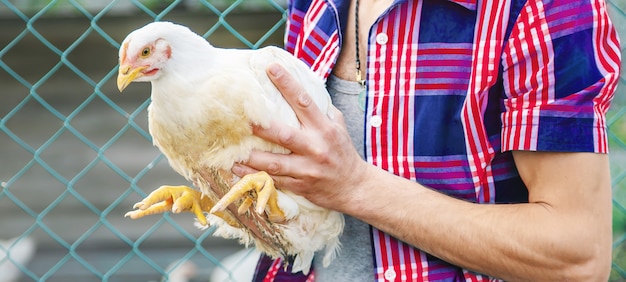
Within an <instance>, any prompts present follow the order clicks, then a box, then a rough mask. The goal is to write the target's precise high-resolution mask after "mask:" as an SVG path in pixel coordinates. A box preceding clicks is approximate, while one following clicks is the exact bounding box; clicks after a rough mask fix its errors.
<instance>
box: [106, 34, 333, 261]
mask: <svg viewBox="0 0 626 282" xmlns="http://www.w3.org/2000/svg"><path fill="white" fill-rule="evenodd" d="M119 63H120V67H119V74H118V77H117V84H118V88H119V90H120V91H123V90H124V89H125V88H126V87H127V86H128V85H129V84H130V83H131V82H133V81H144V82H145V81H149V82H151V83H152V93H151V98H152V102H151V104H150V106H149V108H148V111H149V116H148V119H149V130H150V134H151V135H152V138H153V142H154V145H155V146H157V147H158V148H159V149H160V150H161V152H163V154H164V155H165V156H166V157H167V159H168V160H169V163H170V165H171V167H172V168H173V169H174V170H175V171H176V172H178V173H179V174H181V175H182V176H184V177H185V178H187V179H188V180H189V181H191V182H192V183H193V184H194V186H195V187H197V188H199V190H200V191H197V190H195V189H193V188H191V187H188V186H161V187H160V188H158V189H157V190H155V191H154V192H152V193H151V194H150V195H149V196H148V197H146V198H145V199H144V200H142V201H141V202H139V203H137V204H135V206H134V208H135V210H133V211H131V212H129V213H127V214H126V216H129V217H131V218H133V219H136V218H140V217H143V216H145V215H150V214H156V213H162V212H166V211H172V212H174V213H179V212H182V211H189V212H192V213H195V215H196V216H197V218H198V222H199V224H200V225H202V226H207V224H208V225H215V226H217V229H216V231H215V235H219V236H222V237H225V238H239V239H240V242H242V243H244V244H245V245H249V244H254V245H255V246H256V248H257V249H259V250H260V251H262V252H264V253H266V254H268V255H270V256H272V257H275V258H277V257H281V258H285V259H286V261H289V259H288V258H289V257H293V267H292V271H293V272H298V271H303V272H304V273H308V272H309V269H310V266H311V262H312V259H313V254H314V252H316V251H319V250H325V253H324V259H323V263H324V265H326V266H327V265H328V264H329V263H330V262H331V261H332V259H333V258H334V256H335V255H336V252H338V251H339V248H340V246H339V245H340V244H339V239H338V238H339V235H340V234H341V232H342V231H343V227H344V218H343V215H342V214H340V213H338V212H335V211H331V210H328V209H324V208H321V207H319V206H317V205H314V204H313V203H311V202H309V201H308V200H306V199H305V198H304V197H301V196H298V195H295V194H293V193H291V192H289V191H280V190H277V189H275V187H274V184H273V181H272V179H271V178H270V176H269V175H268V174H267V173H265V172H259V173H256V174H251V175H248V176H246V177H244V178H242V179H241V180H240V179H238V177H236V176H235V175H233V174H232V173H231V171H230V170H231V167H232V166H233V164H234V163H235V162H241V161H246V160H247V159H248V157H249V154H250V152H251V151H252V150H263V151H271V152H277V153H285V154H288V153H290V152H289V151H288V150H287V149H285V148H283V147H280V146H278V145H276V144H272V143H269V142H267V141H265V140H263V139H260V138H258V137H256V136H254V135H253V133H252V127H251V125H252V124H254V125H256V126H261V127H268V126H269V125H270V122H271V121H272V120H280V121H281V122H284V123H287V124H289V125H291V126H294V127H299V126H300V123H299V121H298V118H297V117H296V115H295V113H294V111H293V110H292V109H291V107H290V106H289V104H288V103H287V102H286V101H285V100H284V98H283V96H282V95H281V93H280V92H279V91H278V90H277V89H276V88H275V86H274V85H273V83H272V82H271V80H270V79H269V78H268V76H267V74H266V70H267V68H268V66H269V65H270V64H271V63H279V64H281V65H282V66H284V67H285V68H286V69H287V70H288V71H289V72H290V73H291V75H293V76H294V77H295V78H296V79H298V80H299V81H300V82H302V83H303V86H304V87H305V89H307V90H309V93H310V95H311V98H312V99H313V101H314V102H315V104H316V105H317V106H318V107H319V108H320V109H321V110H322V111H324V112H326V113H327V114H329V113H330V109H331V107H332V106H331V101H330V97H329V95H328V92H327V91H326V88H325V85H324V81H323V80H322V79H321V78H320V77H319V76H317V75H316V74H315V73H313V72H312V71H311V70H310V69H309V68H308V67H307V66H306V65H305V64H304V63H303V62H301V61H300V60H298V59H297V58H295V57H293V56H292V55H291V54H289V53H288V52H286V51H284V50H282V49H280V48H277V47H265V48H262V49H259V50H244V49H221V48H216V47H214V46H212V45H211V44H209V43H208V42H207V41H206V40H205V39H204V38H202V37H201V36H199V35H198V34H196V33H194V32H192V31H191V30H189V29H188V28H187V27H184V26H181V25H177V24H173V23H169V22H154V23H150V24H148V25H146V26H144V27H142V28H140V29H138V30H135V31H133V32H131V33H130V34H129V35H128V36H127V37H126V39H124V41H123V43H122V45H121V48H120V52H119ZM231 203H234V205H231ZM205 215H206V218H205Z"/></svg>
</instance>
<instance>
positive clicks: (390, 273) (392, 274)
mask: <svg viewBox="0 0 626 282" xmlns="http://www.w3.org/2000/svg"><path fill="white" fill-rule="evenodd" d="M385 279H387V280H388V281H393V280H394V279H396V271H395V270H393V268H388V269H387V270H385Z"/></svg>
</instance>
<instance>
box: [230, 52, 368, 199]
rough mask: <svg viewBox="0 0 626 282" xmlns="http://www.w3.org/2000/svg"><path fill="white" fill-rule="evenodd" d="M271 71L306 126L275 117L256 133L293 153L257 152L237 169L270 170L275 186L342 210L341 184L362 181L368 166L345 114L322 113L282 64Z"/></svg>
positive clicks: (239, 171)
mask: <svg viewBox="0 0 626 282" xmlns="http://www.w3.org/2000/svg"><path fill="white" fill-rule="evenodd" d="M268 75H269V77H270V78H271V79H272V81H273V82H274V84H275V85H276V87H277V88H278V89H279V90H280V91H281V93H282V94H283V96H284V97H285V99H286V100H287V101H288V102H289V104H290V105H291V106H292V108H293V109H294V111H295V112H296V115H297V116H298V119H299V120H300V123H301V127H300V128H293V127H290V126H287V125H285V124H282V123H280V122H279V121H276V122H274V123H272V124H271V125H270V127H269V128H267V129H264V128H261V127H255V128H254V133H255V135H257V136H259V137H261V138H263V139H266V140H268V141H270V142H273V143H276V144H279V145H281V146H283V147H285V148H287V149H289V150H291V152H292V153H291V154H289V155H282V154H272V153H267V152H252V154H251V155H250V158H249V160H248V161H247V162H246V163H245V165H235V167H234V168H233V172H234V173H235V174H237V175H239V176H242V175H245V174H249V173H253V172H255V171H256V170H263V171H266V172H268V173H269V174H270V175H272V177H273V179H274V181H275V184H276V187H279V188H280V189H287V190H291V191H293V192H295V193H296V194H299V195H302V196H304V197H306V198H307V199H309V200H310V201H312V202H313V203H315V204H317V205H319V206H322V207H327V208H333V209H339V207H340V206H341V205H339V204H338V203H339V202H341V201H342V199H344V198H346V197H349V195H347V194H348V192H349V191H343V189H342V188H346V187H353V186H355V185H358V184H357V183H359V182H360V181H362V179H364V177H363V174H364V173H365V172H366V170H367V164H366V163H365V162H364V161H363V160H362V159H361V158H360V157H359V154H358V153H357V152H356V150H355V148H354V146H353V145H352V141H351V140H350V135H349V134H348V132H347V130H346V126H345V123H344V120H343V115H342V114H341V112H339V111H338V110H337V109H335V108H334V107H333V109H332V111H333V112H332V113H330V114H329V115H326V114H324V113H322V112H321V111H320V109H319V108H318V107H317V106H316V105H315V104H314V103H313V102H312V100H311V98H310V97H309V95H308V94H307V93H306V92H305V90H304V89H303V88H302V87H301V86H300V84H299V83H298V81H296V80H295V79H294V78H293V77H291V75H290V74H289V73H287V72H286V71H285V70H284V69H283V67H282V66H280V65H278V64H273V65H271V66H270V68H269V69H268ZM329 116H330V117H329ZM331 117H332V118H331Z"/></svg>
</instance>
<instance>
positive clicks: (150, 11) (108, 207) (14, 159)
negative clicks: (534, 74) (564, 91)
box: [0, 0, 626, 282]
mask: <svg viewBox="0 0 626 282" xmlns="http://www.w3.org/2000/svg"><path fill="white" fill-rule="evenodd" d="M285 2H286V0H246V1H235V0H218V1H215V0H211V1H202V0H200V1H190V0H181V1H167V0H146V1H138V0H137V1H110V2H109V1H98V0H73V1H72V0H66V1H43V0H13V1H8V0H0V118H2V120H1V122H0V186H1V187H2V190H1V192H0V282H3V281H12V280H9V278H11V277H10V275H11V274H12V273H15V274H16V277H15V278H14V281H70V280H74V281H159V280H161V279H162V277H165V276H167V275H168V274H170V273H173V272H172V270H173V269H174V270H175V269H176V268H177V267H178V268H179V269H182V268H184V267H188V266H189V265H191V264H193V265H195V266H196V268H195V273H194V277H193V278H191V281H209V279H210V275H211V273H212V272H214V271H215V270H224V271H226V272H225V273H226V274H229V273H230V274H233V275H234V274H236V273H237V272H239V271H241V270H240V269H237V268H233V267H231V266H228V265H225V264H224V262H223V261H222V259H223V258H224V257H226V256H227V255H230V254H232V253H234V252H237V251H240V250H242V247H241V246H239V245H238V244H237V243H236V242H235V241H233V240H223V239H218V238H214V237H212V236H211V235H210V234H211V230H209V231H208V232H203V231H200V230H198V229H197V228H196V227H194V226H193V217H191V216H190V215H164V216H160V215H159V216H151V217H147V218H144V219H141V220H134V221H133V220H130V219H126V218H123V215H124V213H126V212H127V211H128V210H129V209H130V208H131V207H132V205H133V204H134V203H135V202H137V201H139V200H141V199H142V198H143V197H144V196H146V194H147V193H149V192H151V191H152V190H154V189H155V188H157V187H159V186H160V185H163V184H186V183H187V182H186V181H185V180H184V179H183V178H182V177H180V176H179V175H178V174H176V173H175V172H174V171H173V170H172V169H171V168H170V167H169V165H168V164H167V160H166V159H165V158H164V157H163V156H162V155H161V154H160V153H159V151H158V149H156V148H155V147H153V146H152V143H151V139H150V136H149V134H148V133H147V116H146V107H147V105H148V103H149V99H148V98H149V92H150V86H149V84H147V83H144V84H133V85H132V86H131V87H129V88H127V90H125V91H124V94H120V93H119V91H118V90H117V87H116V85H115V77H116V74H117V51H118V48H119V44H120V43H121V41H122V40H123V39H124V37H125V36H126V35H127V34H128V33H129V32H130V31H132V30H134V29H136V28H138V27H140V26H142V25H144V24H146V23H148V22H151V21H154V20H169V21H175V22H178V23H181V24H184V25H187V26H189V27H190V28H191V29H192V30H194V31H196V32H198V33H200V34H201V35H203V36H204V37H206V38H207V39H208V40H209V41H211V42H212V43H213V44H214V45H216V46H220V47H242V48H258V47H263V46H267V45H277V46H282V44H283V42H282V39H283V29H284V7H285V5H286V3H285ZM607 6H608V8H609V11H610V13H611V17H612V19H613V21H614V23H615V25H616V26H617V28H618V32H619V33H620V36H621V38H622V42H624V43H623V44H622V45H623V46H622V57H623V58H626V52H624V50H626V0H607ZM624 61H626V60H624ZM623 65H624V64H623ZM622 69H623V71H622V72H623V74H622V76H621V77H620V86H619V88H618V91H617V94H616V97H615V99H614V103H613V106H612V108H611V111H610V113H609V115H608V121H609V122H608V125H609V134H610V150H611V153H610V158H611V166H612V167H611V169H612V171H611V173H612V179H613V195H614V200H613V207H614V209H613V210H614V213H613V217H614V224H613V229H614V245H613V250H614V252H613V270H612V274H611V280H612V281H624V280H626V242H625V241H626V107H624V105H626V74H624V73H625V71H624V69H625V67H622ZM7 252H10V254H11V255H10V256H7V255H6V253H7ZM17 275H19V278H17ZM174 280H175V279H174V278H173V277H172V281H174ZM223 280H226V281H228V277H226V278H220V280H219V281H223Z"/></svg>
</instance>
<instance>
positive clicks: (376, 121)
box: [370, 116, 383, 127]
mask: <svg viewBox="0 0 626 282" xmlns="http://www.w3.org/2000/svg"><path fill="white" fill-rule="evenodd" d="M370 122H371V123H372V126H373V127H379V126H380V125H381V124H383V119H382V118H381V117H380V116H373V117H372V119H371V120H370Z"/></svg>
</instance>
